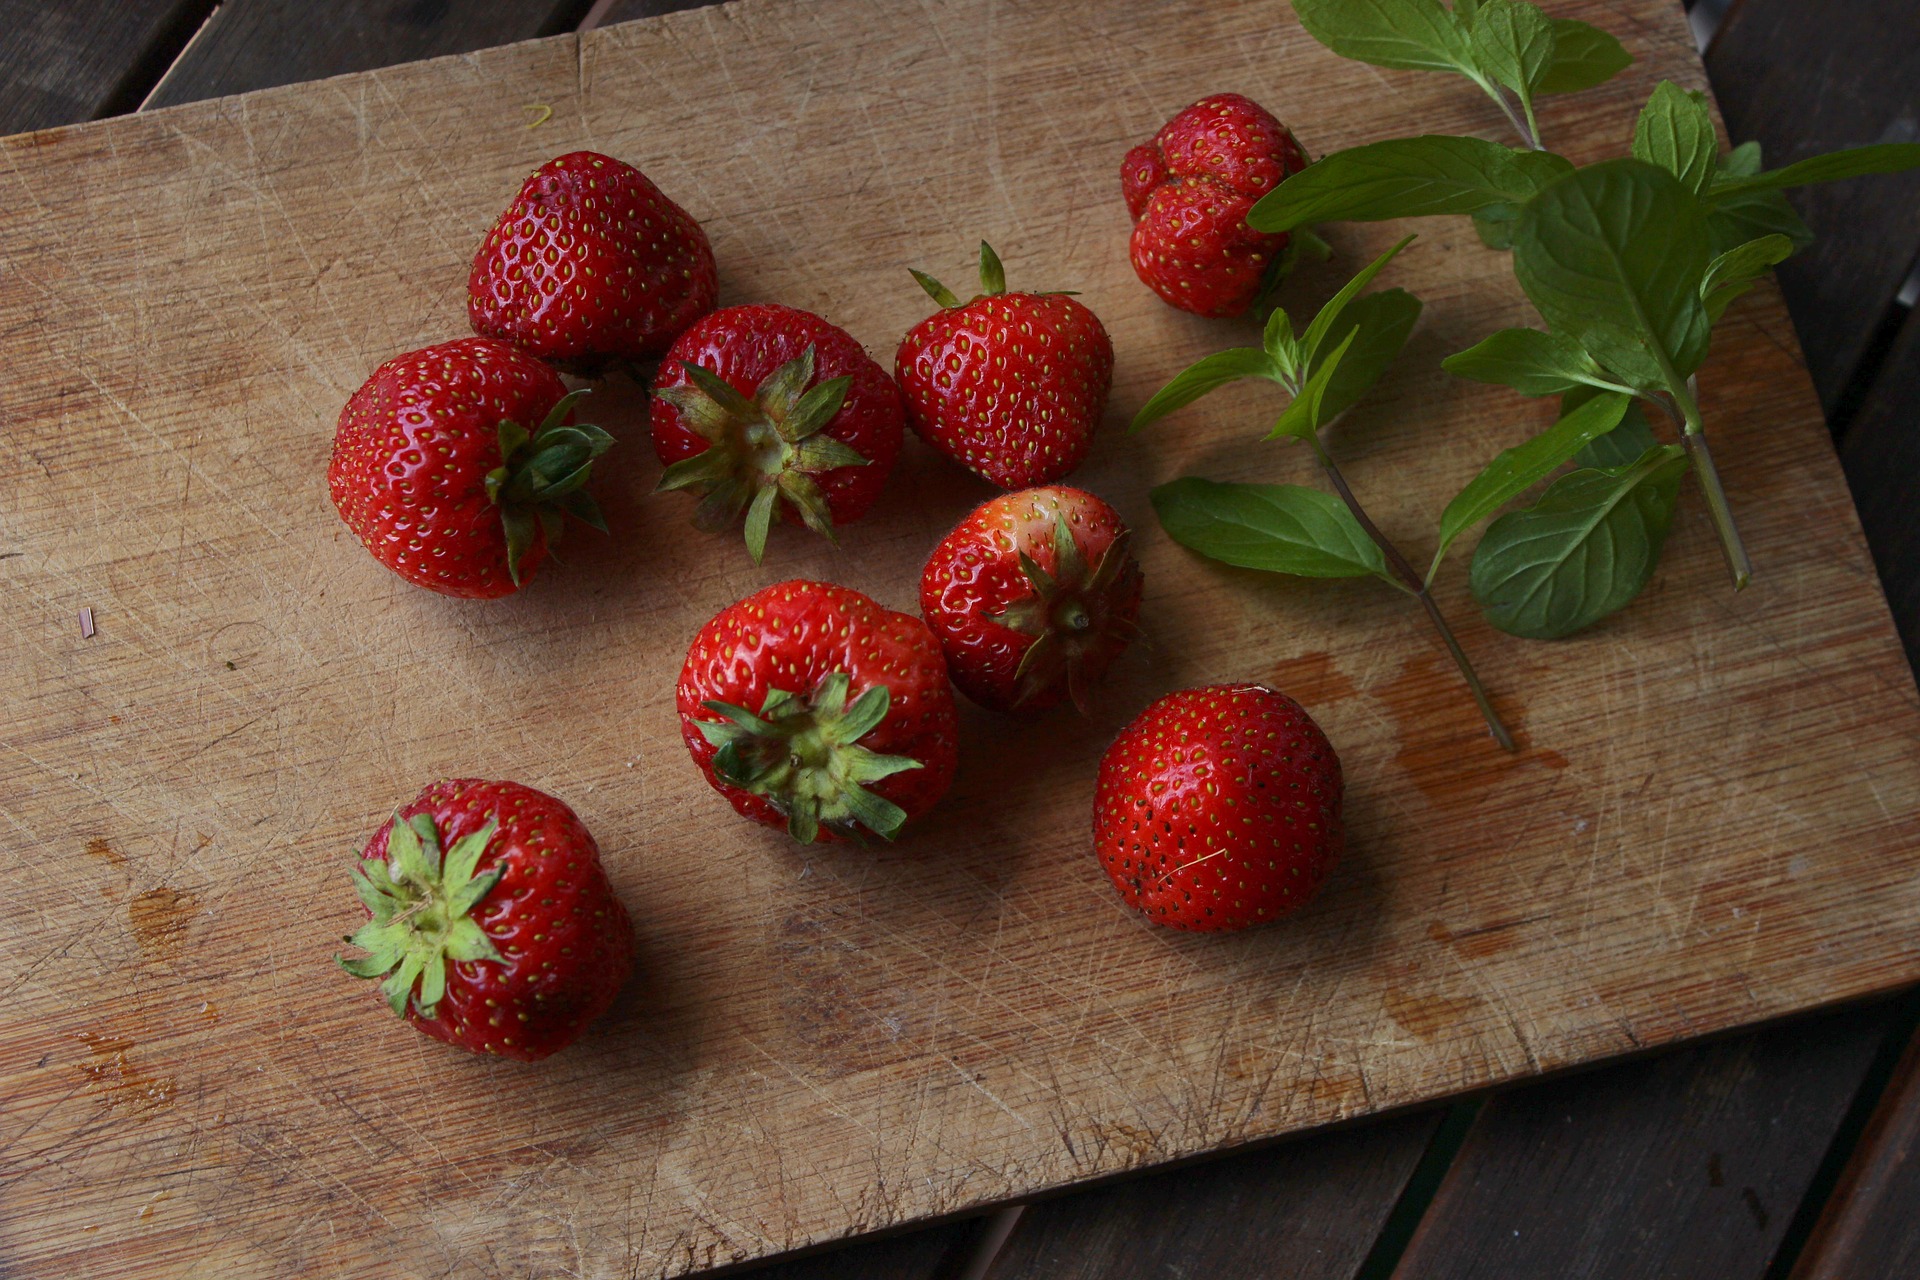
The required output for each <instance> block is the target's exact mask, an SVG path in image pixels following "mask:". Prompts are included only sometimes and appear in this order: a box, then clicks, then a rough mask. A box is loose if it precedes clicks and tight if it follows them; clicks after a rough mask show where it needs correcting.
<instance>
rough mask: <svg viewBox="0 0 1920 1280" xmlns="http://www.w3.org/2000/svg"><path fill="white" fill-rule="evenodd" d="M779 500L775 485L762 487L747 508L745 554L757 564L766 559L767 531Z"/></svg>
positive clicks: (778, 491) (771, 523) (778, 492)
mask: <svg viewBox="0 0 1920 1280" xmlns="http://www.w3.org/2000/svg"><path fill="white" fill-rule="evenodd" d="M779 500H780V490H779V488H778V487H777V486H775V485H770V484H769V485H762V486H761V487H760V489H759V491H758V492H757V493H755V494H754V495H753V502H752V503H751V504H749V505H748V507H747V525H746V536H747V554H748V555H750V556H752V557H753V562H754V563H755V564H759V563H760V562H761V561H762V560H764V559H766V557H767V530H768V529H769V528H771V527H772V525H773V507H774V504H775V503H776V502H778V501H779Z"/></svg>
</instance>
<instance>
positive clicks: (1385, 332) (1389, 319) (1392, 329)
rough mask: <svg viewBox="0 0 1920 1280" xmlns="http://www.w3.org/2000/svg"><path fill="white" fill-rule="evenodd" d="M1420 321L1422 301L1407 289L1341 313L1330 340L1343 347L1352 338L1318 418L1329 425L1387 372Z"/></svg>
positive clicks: (1379, 295)
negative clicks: (1415, 324)
mask: <svg viewBox="0 0 1920 1280" xmlns="http://www.w3.org/2000/svg"><path fill="white" fill-rule="evenodd" d="M1419 319H1420V299H1418V298H1416V297H1414V296H1413V295H1412V294H1410V293H1408V292H1407V291H1406V290H1405V289H1382V290H1381V291H1380V292H1379V293H1370V294H1368V295H1367V296H1366V297H1364V298H1360V299H1357V300H1356V301H1354V302H1352V303H1350V304H1349V305H1348V306H1347V307H1346V309H1345V310H1344V311H1342V312H1341V313H1340V320H1339V323H1337V324H1336V325H1334V327H1333V332H1332V333H1331V334H1330V335H1328V336H1329V339H1330V340H1332V341H1335V342H1336V343H1339V344H1345V343H1346V342H1347V341H1348V336H1347V335H1348V334H1349V333H1351V334H1352V335H1353V337H1352V339H1351V342H1352V345H1351V346H1348V347H1347V348H1346V355H1345V356H1344V357H1342V359H1341V361H1340V364H1339V366H1338V367H1337V368H1336V369H1335V370H1334V371H1333V373H1332V374H1331V375H1330V376H1329V378H1328V379H1327V384H1326V387H1327V389H1326V395H1325V398H1324V399H1323V400H1322V402H1321V405H1320V419H1321V421H1323V422H1330V421H1332V420H1333V419H1334V418H1336V417H1338V416H1339V415H1340V414H1341V413H1342V412H1344V411H1345V410H1346V409H1347V408H1348V407H1349V406H1351V405H1352V404H1353V403H1354V402H1355V401H1356V400H1358V399H1359V398H1360V397H1361V396H1363V395H1365V394H1366V393H1367V391H1368V389H1369V388H1371V387H1372V386H1373V384H1374V383H1376V382H1378V381H1380V375H1381V374H1383V373H1385V372H1386V371H1387V368H1388V366H1390V365H1391V364H1392V363H1393V362H1394V360H1395V359H1396V358H1397V357H1398V356H1399V354H1400V350H1401V348H1402V347H1405V346H1406V345H1407V337H1408V335H1410V334H1411V333H1412V332H1413V326H1414V322H1415V321H1417V320H1419Z"/></svg>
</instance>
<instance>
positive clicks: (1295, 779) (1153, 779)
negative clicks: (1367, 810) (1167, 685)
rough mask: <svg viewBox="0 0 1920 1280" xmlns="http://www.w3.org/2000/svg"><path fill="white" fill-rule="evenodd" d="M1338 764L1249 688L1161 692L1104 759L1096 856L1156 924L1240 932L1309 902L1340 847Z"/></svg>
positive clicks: (1264, 694)
mask: <svg viewBox="0 0 1920 1280" xmlns="http://www.w3.org/2000/svg"><path fill="white" fill-rule="evenodd" d="M1340 800H1341V782H1340V758H1339V757H1338V756H1336V755H1335V754H1334V752H1333V744H1331V743H1329V742H1328V741H1327V736H1326V734H1324V733H1322V732H1320V726H1319V725H1317V724H1315V723H1314V722H1313V717H1311V716H1309V715H1308V714H1307V713H1306V711H1305V710H1303V709H1302V708H1301V706H1300V704H1299V703H1297V702H1295V701H1294V700H1293V699H1292V698H1289V697H1287V695H1285V694H1284V693H1275V692H1274V691H1273V690H1272V689H1265V688H1262V687H1261V686H1259V685H1255V684H1238V685H1213V686H1211V687H1209V688H1205V689H1185V690H1182V691H1181V692H1179V693H1171V694H1168V695H1167V696H1166V697H1164V698H1162V699H1160V700H1159V701H1158V702H1156V703H1154V704H1153V705H1152V706H1150V707H1148V708H1147V709H1146V710H1145V711H1143V712H1141V713H1140V715H1139V717H1138V718H1137V719H1135V720H1134V722H1133V723H1132V724H1130V725H1128V726H1127V727H1126V728H1125V729H1122V730H1121V731H1120V736H1119V737H1118V738H1116V739H1114V742H1113V745H1112V746H1110V747H1108V748H1107V754H1106V755H1105V756H1103V757H1102V758H1101V760H1100V782H1099V786H1098V789H1097V791H1096V792H1095V795H1094V801H1093V847H1094V851H1095V852H1096V853H1098V854H1099V855H1100V860H1101V861H1102V862H1103V863H1105V864H1106V868H1107V875H1108V876H1109V877H1111V878H1112V880H1113V886H1114V888H1116V889H1118V890H1119V891H1120V896H1121V897H1123V898H1125V899H1126V900H1127V902H1128V903H1129V904H1131V905H1132V906H1134V907H1136V908H1138V909H1139V910H1140V911H1142V912H1145V913H1146V915H1147V917H1148V918H1149V919H1151V920H1152V921H1153V922H1154V923H1156V924H1164V925H1168V926H1170V927H1171V928H1175V929H1195V930H1216V929H1244V928H1246V927H1247V926H1248V925H1252V924H1260V923H1262V922H1263V921H1267V920H1272V919H1275V918H1276V917H1279V916H1284V915H1286V914H1287V913H1288V912H1290V911H1293V910H1295V909H1297V908H1299V907H1301V906H1303V905H1305V904H1306V902H1307V901H1308V900H1310V899H1311V898H1312V897H1313V895H1314V894H1315V893H1317V892H1319V889H1320V885H1321V883H1322V882H1323V881H1324V880H1325V879H1326V878H1327V873H1328V872H1329V871H1331V870H1332V869H1333V864H1334V863H1335V862H1336V861H1337V860H1338V859H1339V857H1340V852H1341V850H1342V849H1343V848H1345V846H1346V828H1345V827H1344V826H1343V825H1342V824H1341V821H1340Z"/></svg>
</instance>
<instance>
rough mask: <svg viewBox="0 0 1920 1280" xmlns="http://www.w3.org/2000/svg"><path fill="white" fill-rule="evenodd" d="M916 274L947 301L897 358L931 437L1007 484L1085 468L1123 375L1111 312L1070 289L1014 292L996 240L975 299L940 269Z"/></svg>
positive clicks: (915, 413) (918, 427) (913, 415)
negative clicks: (1116, 365)
mask: <svg viewBox="0 0 1920 1280" xmlns="http://www.w3.org/2000/svg"><path fill="white" fill-rule="evenodd" d="M913 278H914V279H916V280H918V281H919V282H920V287H921V288H923V289H925V290H926V291H927V292H928V293H929V294H930V295H932V297H933V300H934V301H935V302H937V303H939V304H940V306H941V307H942V310H939V311H936V312H934V313H933V314H932V315H930V316H928V317H927V318H926V319H925V320H922V321H921V322H920V323H919V324H917V325H915V326H914V327H913V330H912V332H910V333H908V334H907V336H906V339H905V341H903V342H901V344H900V354H899V356H898V357H897V358H896V361H895V365H894V376H895V377H896V378H898V379H899V380H900V389H901V390H902V391H904V392H906V395H907V414H908V421H909V422H911V423H912V425H913V429H914V430H915V431H916V432H918V433H919V435H920V438H921V439H923V440H925V441H926V442H927V443H928V444H930V445H932V446H933V447H934V448H936V449H938V450H939V451H940V452H942V453H944V454H946V455H947V456H948V457H949V458H952V459H953V460H954V461H955V462H958V463H959V464H960V465H961V466H963V467H965V468H967V469H968V470H969V471H971V472H973V473H974V474H975V475H977V476H981V477H982V478H984V479H986V480H987V481H989V482H990V483H992V484H997V485H999V486H1000V487H1001V488H1002V489H1024V488H1026V487H1027V486H1028V485H1036V484H1047V483H1050V482H1052V481H1054V480H1058V479H1060V478H1061V477H1062V476H1064V475H1066V474H1067V473H1068V472H1070V471H1072V470H1073V469H1074V468H1075V467H1077V466H1079V465H1080V463H1081V461H1082V460H1084V459H1085V458H1086V456H1087V450H1088V449H1090V448H1092V447H1093V433H1094V430H1095V429H1096V428H1097V427H1099V425H1100V415H1101V414H1102V413H1104V412H1106V408H1107V391H1108V389H1109V388H1110V387H1111V386H1112V385H1113V343H1112V342H1111V341H1109V340H1108V338H1107V331H1106V329H1105V328H1104V327H1103V326H1102V325H1101V323H1100V318H1099V317H1098V316H1096V315H1094V314H1093V312H1091V311H1089V310H1087V309H1086V308H1085V307H1083V306H1081V305H1080V304H1079V303H1078V302H1075V301H1074V300H1073V299H1072V298H1069V297H1068V296H1066V295H1065V294H1061V293H1008V292H1007V277H1006V272H1005V271H1004V270H1003V269H1002V268H1001V266H1000V259H999V258H998V257H996V256H995V255H994V252H993V250H992V249H991V248H990V247H988V246H987V245H986V244H985V243H982V244H981V246H980V293H979V294H978V295H976V296H975V297H974V299H973V300H972V301H971V302H966V303H962V302H961V301H960V300H959V299H958V298H956V297H954V296H953V293H952V292H951V291H950V290H949V289H948V288H947V287H946V286H945V285H943V284H941V283H940V282H939V281H938V280H935V279H934V278H933V277H931V276H928V275H924V274H922V273H921V272H918V271H915V272H914V273H913Z"/></svg>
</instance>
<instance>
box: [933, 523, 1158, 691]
mask: <svg viewBox="0 0 1920 1280" xmlns="http://www.w3.org/2000/svg"><path fill="white" fill-rule="evenodd" d="M1127 537H1128V535H1127V527H1126V526H1125V525H1124V524H1122V523H1121V521H1120V517H1119V515H1118V513H1116V512H1115V511H1114V509H1113V508H1112V507H1110V506H1108V505H1107V504H1106V503H1104V502H1102V501H1101V500H1100V499H1098V498H1096V497H1094V496H1093V495H1092V494H1090V493H1087V492H1085V491H1084V490H1080V489H1070V488H1067V487H1066V486H1064V485H1056V486H1053V487H1051V488H1042V489H1024V490H1021V491H1020V492H1018V493H1009V494H1006V495H1004V496H1002V497H998V498H994V499H992V500H991V501H988V502H984V503H982V504H981V505H980V506H979V507H977V508H976V509H975V510H974V511H973V513H972V514H971V515H969V516H968V517H967V518H966V519H965V520H962V521H961V522H960V524H959V525H958V527H956V528H955V529H954V531H953V532H952V533H950V534H948V535H947V536H946V538H945V540H944V541H942V542H941V543H940V545H939V546H938V547H936V548H935V549H934V552H933V554H932V555H931V556H930V557H928V559H927V565H926V569H925V571H924V572H923V573H922V574H921V577H920V613H921V615H922V616H923V617H925V618H926V620H927V625H928V626H930V627H932V628H933V633H934V634H935V635H937V636H939V637H940V646H941V648H942V650H944V651H945V653H946V658H947V671H948V673H949V674H950V675H951V676H952V677H953V683H954V684H955V685H956V686H958V687H959V689H960V691H961V692H962V693H964V694H966V695H967V696H968V697H969V698H972V699H973V700H974V701H975V702H978V703H979V704H980V705H981V706H984V707H988V708H990V709H992V710H995V711H1013V710H1021V711H1038V710H1041V709H1043V708H1046V707H1050V706H1053V705H1054V704H1056V703H1058V702H1059V701H1060V700H1061V699H1062V698H1064V697H1067V696H1069V695H1071V696H1072V698H1073V700H1074V703H1075V704H1076V705H1077V706H1079V707H1080V708H1081V710H1082V711H1085V710H1086V709H1087V696H1088V689H1089V688H1090V687H1091V686H1092V685H1093V684H1094V682H1096V681H1097V680H1099V679H1100V677H1101V676H1102V675H1103V674H1105V672H1106V669H1107V667H1108V666H1110V665H1111V664H1112V662H1113V660H1114V659H1115V658H1117V657H1119V656H1120V653H1121V652H1122V651H1123V650H1124V649H1126V647H1127V643H1128V641H1129V640H1131V639H1132V638H1133V636H1134V634H1135V631H1136V630H1137V628H1136V627H1135V625H1134V619H1135V618H1136V617H1137V616H1138V615H1139V612H1140V566H1139V564H1138V563H1136V562H1135V560H1134V558H1133V556H1132V555H1131V554H1130V553H1129V552H1128V550H1127Z"/></svg>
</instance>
